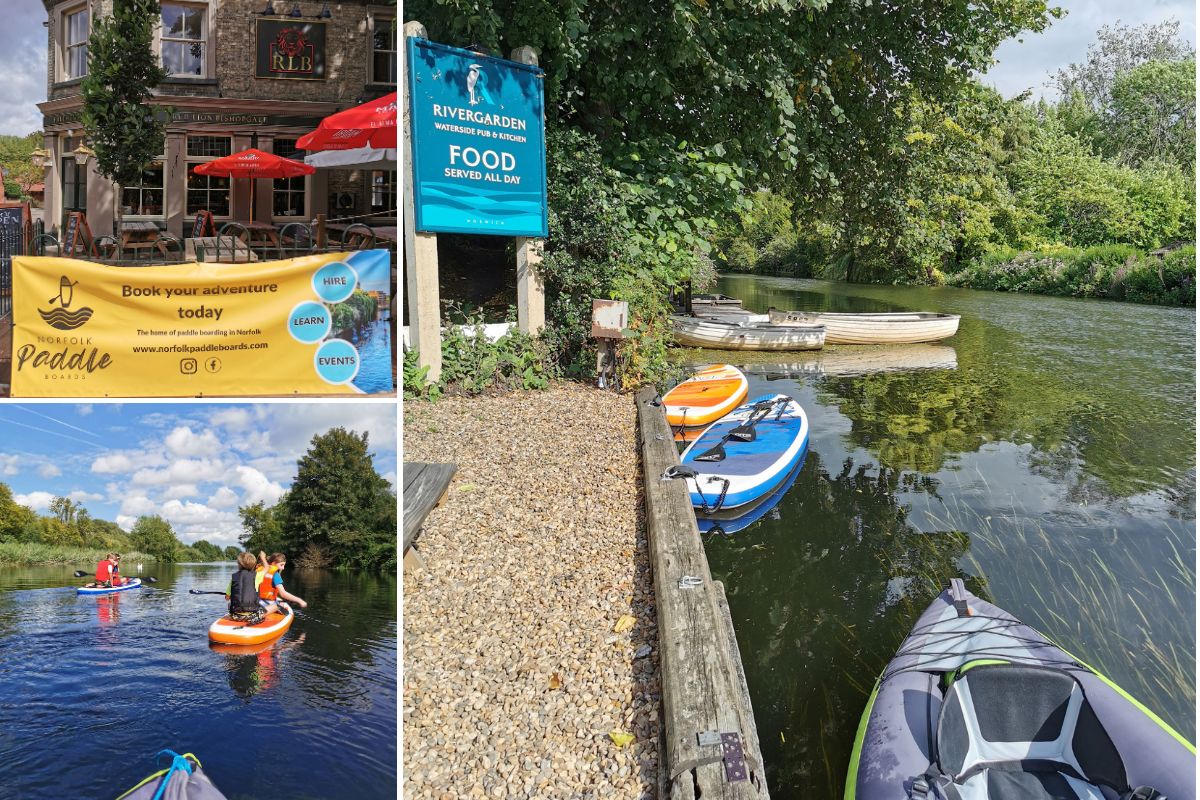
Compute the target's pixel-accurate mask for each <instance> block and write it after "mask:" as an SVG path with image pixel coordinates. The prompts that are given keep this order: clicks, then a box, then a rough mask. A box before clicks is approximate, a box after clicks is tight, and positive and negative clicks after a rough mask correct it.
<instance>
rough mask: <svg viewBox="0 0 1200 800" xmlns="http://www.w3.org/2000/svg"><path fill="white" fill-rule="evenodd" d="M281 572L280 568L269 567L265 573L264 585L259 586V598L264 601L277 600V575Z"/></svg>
mask: <svg viewBox="0 0 1200 800" xmlns="http://www.w3.org/2000/svg"><path fill="white" fill-rule="evenodd" d="M276 572H279V567H276V566H275V565H274V564H272V565H270V566H268V567H267V568H266V570H264V571H263V577H262V583H260V584H259V585H258V596H259V598H260V599H262V600H267V601H272V600H274V599H275V573H276Z"/></svg>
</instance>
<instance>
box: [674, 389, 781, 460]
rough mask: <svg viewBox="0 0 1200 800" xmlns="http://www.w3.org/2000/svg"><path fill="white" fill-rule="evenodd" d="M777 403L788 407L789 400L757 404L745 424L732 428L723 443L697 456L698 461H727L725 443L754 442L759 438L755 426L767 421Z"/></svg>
mask: <svg viewBox="0 0 1200 800" xmlns="http://www.w3.org/2000/svg"><path fill="white" fill-rule="evenodd" d="M776 403H780V404H781V405H782V406H784V407H786V405H787V400H786V399H784V398H780V399H779V400H770V401H766V402H762V403H755V404H754V407H753V409H754V410H753V411H751V412H750V416H749V417H747V418H746V421H745V422H743V423H742V424H740V425H738V426H736V427H734V428H731V429H730V431H729V433H727V434H725V436H723V437H722V438H721V441H719V442H717V443H716V444H715V445H713V446H712V447H710V448H709V449H708V450H705V451H704V452H703V453H701V454H700V455H698V456H696V460H697V461H724V460H725V443H726V442H728V441H730V440H731V439H732V440H734V441H738V442H753V441H754V440H755V439H757V438H758V432H757V431H755V429H754V426H756V425H757V424H758V423H760V422H762V421H763V420H764V419H766V418H767V417H768V416H769V415H770V413H771V410H772V409H773V408H774V407H775V404H776ZM782 414H783V411H782V409H781V410H780V416H782Z"/></svg>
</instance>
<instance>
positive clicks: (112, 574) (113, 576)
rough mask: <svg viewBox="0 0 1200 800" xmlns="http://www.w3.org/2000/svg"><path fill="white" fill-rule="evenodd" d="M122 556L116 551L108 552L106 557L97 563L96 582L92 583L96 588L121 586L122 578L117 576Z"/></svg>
mask: <svg viewBox="0 0 1200 800" xmlns="http://www.w3.org/2000/svg"><path fill="white" fill-rule="evenodd" d="M119 561H120V556H118V555H117V554H116V553H106V554H105V556H104V558H103V559H102V560H101V561H100V562H99V563H98V564H96V582H95V583H94V584H92V585H93V586H94V587H95V588H99V587H105V588H111V587H113V586H120V585H121V579H120V578H119V577H118V576H117V570H118V569H119V568H120V567H119Z"/></svg>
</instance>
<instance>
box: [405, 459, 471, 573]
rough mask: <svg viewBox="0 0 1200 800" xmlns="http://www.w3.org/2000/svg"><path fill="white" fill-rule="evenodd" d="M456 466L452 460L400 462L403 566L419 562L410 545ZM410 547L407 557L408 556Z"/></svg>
mask: <svg viewBox="0 0 1200 800" xmlns="http://www.w3.org/2000/svg"><path fill="white" fill-rule="evenodd" d="M456 472H458V467H457V466H455V465H454V464H427V463H425V462H423V461H405V462H404V545H403V548H404V549H403V550H401V553H403V555H404V563H405V566H418V567H419V566H421V559H420V556H418V555H417V552H416V550H415V548H414V547H413V545H414V544H415V542H416V539H417V536H418V534H420V532H421V526H422V525H424V524H425V518H426V517H428V516H429V512H430V511H433V509H435V508H436V507H437V506H439V505H441V502H442V500H444V499H445V497H446V492H447V491H449V488H450V481H451V480H453V479H454V473H456ZM410 551H411V558H410Z"/></svg>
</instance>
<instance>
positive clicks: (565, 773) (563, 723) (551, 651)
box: [402, 384, 662, 800]
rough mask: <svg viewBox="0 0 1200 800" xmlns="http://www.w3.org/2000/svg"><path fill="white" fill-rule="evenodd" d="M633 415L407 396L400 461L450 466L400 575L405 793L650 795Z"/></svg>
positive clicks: (652, 678)
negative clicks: (410, 566) (621, 738)
mask: <svg viewBox="0 0 1200 800" xmlns="http://www.w3.org/2000/svg"><path fill="white" fill-rule="evenodd" d="M636 416H637V415H636V408H635V406H634V402H633V398H632V397H630V396H627V395H616V394H613V393H611V392H601V391H599V390H595V389H589V388H587V387H584V386H580V385H577V384H561V385H556V386H554V387H552V388H551V389H550V390H548V391H545V392H531V393H516V394H507V395H498V396H491V397H473V398H454V397H449V398H443V399H442V400H440V401H439V402H437V403H420V402H406V403H405V406H404V459H405V460H406V461H450V462H453V463H455V464H457V465H458V474H457V475H456V476H455V480H454V481H453V482H452V483H451V485H450V489H449V492H448V495H447V497H446V500H445V502H444V503H443V504H442V505H441V506H439V507H438V508H436V509H434V510H433V512H432V513H431V514H430V515H429V517H428V518H427V519H426V521H425V527H424V530H423V532H422V533H421V535H420V538H419V539H418V540H417V546H418V550H419V551H420V554H421V558H422V559H423V560H424V562H425V566H424V567H422V568H420V569H415V570H409V571H406V572H405V574H404V579H403V580H404V600H403V608H402V613H403V622H404V650H403V652H404V699H403V725H404V767H405V769H404V774H405V778H404V797H405V798H413V799H414V800H415V798H419V797H434V796H437V797H456V798H461V797H484V798H488V797H496V798H504V797H534V796H537V797H564V798H573V799H578V798H597V799H598V798H617V799H618V800H619V799H620V798H644V797H653V796H655V793H656V791H657V784H658V775H657V763H658V761H659V758H658V746H659V741H658V740H659V716H660V712H659V709H660V707H661V704H662V694H661V688H660V682H659V680H658V653H657V645H656V640H657V638H658V629H657V612H656V608H655V604H654V587H653V582H652V579H651V574H650V567H649V561H648V555H647V552H646V533H645V529H644V527H643V525H642V522H641V520H640V516H641V514H640V508H639V503H640V482H641V481H640V475H639V471H638V454H637V436H636ZM624 615H630V616H632V617H634V618H635V619H636V624H634V625H633V627H632V628H630V629H628V630H624V631H622V632H621V633H619V634H614V633H613V628H614V626H615V625H616V623H617V620H619V619H620V618H621V617H622V616H624ZM635 662H636V663H635ZM555 676H557V679H556V680H553V681H552V679H553V678H555ZM560 682H561V685H560ZM555 687H557V688H555ZM612 730H622V731H625V732H627V733H630V734H633V735H634V736H635V737H636V738H635V741H634V742H631V743H630V744H629V745H627V746H626V747H624V748H621V747H617V745H616V744H615V743H614V742H613V741H612V739H610V738H609V736H608V732H609V731H612ZM435 770H436V771H435ZM446 775H450V776H453V778H452V784H453V785H451V786H450V787H449V789H447V787H446V785H445V776H446ZM435 777H436V778H437V784H436V785H435V784H434V783H433V778H435Z"/></svg>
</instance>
